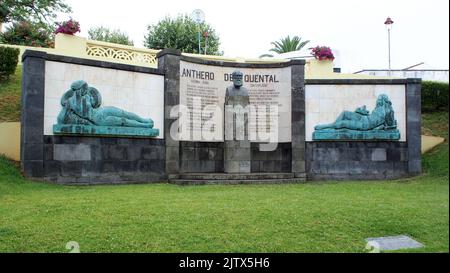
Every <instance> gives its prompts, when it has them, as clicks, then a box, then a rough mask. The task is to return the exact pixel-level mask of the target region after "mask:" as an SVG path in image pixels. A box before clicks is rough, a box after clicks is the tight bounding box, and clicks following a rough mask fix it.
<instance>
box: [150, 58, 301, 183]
mask: <svg viewBox="0 0 450 273" xmlns="http://www.w3.org/2000/svg"><path fill="white" fill-rule="evenodd" d="M158 59H159V68H160V69H161V70H162V71H164V72H165V74H166V85H165V88H166V90H165V94H166V97H165V105H166V120H165V135H166V143H167V144H166V145H167V146H166V154H167V158H166V171H167V173H168V175H169V177H171V176H172V177H174V178H176V177H177V176H178V175H179V174H180V173H211V172H219V173H222V172H224V161H223V159H224V142H223V141H224V132H223V129H222V128H220V127H222V126H223V125H222V122H223V120H222V121H219V122H218V123H217V127H215V128H216V129H217V128H218V129H219V130H218V131H217V132H218V133H217V134H216V135H215V136H216V138H213V139H205V138H202V136H203V135H202V133H201V127H199V126H201V125H202V124H204V122H205V119H204V117H202V115H201V113H198V112H195V111H193V110H192V109H193V108H194V106H195V105H194V104H195V103H198V104H199V105H200V108H201V109H204V107H205V106H206V105H217V106H220V107H221V108H222V105H223V104H224V99H225V90H226V88H227V86H230V85H231V84H232V80H231V78H230V76H231V74H232V72H233V71H235V70H239V71H241V72H242V73H243V74H244V87H246V88H247V89H248V90H249V94H250V104H252V105H257V104H260V105H277V106H279V107H278V109H279V113H278V116H277V117H278V118H277V121H279V122H278V125H279V126H278V128H277V130H278V134H277V136H278V137H277V139H276V140H275V144H276V145H274V146H273V147H272V148H270V149H264V148H263V149H261V146H260V144H262V143H265V142H264V141H260V140H258V139H255V138H253V139H251V140H252V143H251V147H250V148H251V172H258V173H260V172H261V173H281V172H283V173H291V172H294V173H299V176H300V177H301V176H303V175H304V172H305V161H304V154H305V146H304V139H305V138H304V128H303V127H304V116H305V114H304V82H303V80H304V61H303V60H300V61H299V60H296V61H290V62H285V63H273V64H247V63H225V62H218V61H210V60H203V59H197V58H191V57H186V56H183V55H181V54H180V53H179V52H177V51H173V50H164V51H162V52H160V53H159V54H158ZM196 98H202V100H201V102H200V103H199V102H198V101H197V102H196V100H195V99H196ZM179 104H181V105H184V106H186V108H188V109H189V110H190V111H191V112H192V113H191V116H190V119H188V121H187V123H188V128H187V130H186V131H184V133H182V132H181V133H180V135H179V136H178V138H173V137H172V135H171V134H170V131H171V129H173V128H172V126H173V125H176V123H177V122H179V121H180V120H181V118H180V116H181V115H182V114H180V113H179V112H180V111H178V110H179V109H176V108H173V107H177V106H178V105H179ZM268 109H269V108H268ZM269 110H270V109H269ZM220 111H221V112H220V115H223V109H220ZM171 112H172V113H171ZM171 114H172V116H171ZM208 117H209V116H208ZM258 119H265V117H264V116H260V115H256V119H254V120H253V121H250V122H253V124H251V125H250V126H254V124H255V122H257V120H258ZM267 121H270V119H267ZM273 121H274V120H272V121H271V122H273ZM196 124H197V125H196ZM269 126H270V123H269ZM294 127H295V129H292V128H294ZM199 128H200V130H199ZM251 128H253V129H254V132H255V131H256V129H255V127H251ZM184 129H186V128H184ZM264 129H266V132H269V128H264ZM199 132H200V133H199ZM293 138H294V139H295V141H291V140H292V139H293Z"/></svg>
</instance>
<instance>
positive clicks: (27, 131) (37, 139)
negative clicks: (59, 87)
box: [20, 51, 47, 179]
mask: <svg viewBox="0 0 450 273" xmlns="http://www.w3.org/2000/svg"><path fill="white" fill-rule="evenodd" d="M46 55H47V54H46V53H45V52H36V51H25V53H24V54H23V56H22V61H23V76H22V113H21V115H22V117H21V144H20V158H21V168H22V171H23V173H24V175H25V176H26V177H33V178H35V179H36V178H37V179H39V178H43V177H44V137H43V135H44V94H45V58H46Z"/></svg>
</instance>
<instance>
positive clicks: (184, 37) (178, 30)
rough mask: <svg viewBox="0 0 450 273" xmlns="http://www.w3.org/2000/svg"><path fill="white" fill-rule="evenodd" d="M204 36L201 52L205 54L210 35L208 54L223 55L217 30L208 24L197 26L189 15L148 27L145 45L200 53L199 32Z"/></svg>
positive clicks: (166, 19)
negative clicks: (206, 34)
mask: <svg viewBox="0 0 450 273" xmlns="http://www.w3.org/2000/svg"><path fill="white" fill-rule="evenodd" d="M199 29H200V33H201V34H202V38H201V52H200V53H202V54H204V50H205V45H206V39H205V37H204V34H205V33H208V44H207V45H208V47H207V52H206V54H208V55H222V54H223V52H220V51H219V45H220V39H219V37H218V36H217V34H216V32H215V30H214V29H213V28H212V27H211V26H210V25H209V24H207V23H202V24H200V25H199V24H197V23H196V22H195V21H194V20H192V19H191V18H190V17H189V16H187V15H184V16H183V15H181V16H178V17H177V18H175V19H173V18H170V17H166V18H164V19H163V20H161V21H159V22H158V23H157V24H155V25H150V26H148V34H147V35H145V38H144V39H145V40H144V45H145V46H146V47H148V48H151V49H165V48H171V49H179V50H181V51H182V52H185V53H199V52H198V31H199Z"/></svg>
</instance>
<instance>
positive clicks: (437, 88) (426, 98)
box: [422, 81, 449, 111]
mask: <svg viewBox="0 0 450 273" xmlns="http://www.w3.org/2000/svg"><path fill="white" fill-rule="evenodd" d="M448 92H449V89H448V83H445V82H435V81H423V82H422V110H424V111H439V110H447V111H448V99H449V97H448Z"/></svg>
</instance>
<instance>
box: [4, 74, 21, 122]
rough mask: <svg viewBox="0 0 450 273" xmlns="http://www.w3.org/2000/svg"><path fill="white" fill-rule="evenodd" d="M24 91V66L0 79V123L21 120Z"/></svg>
mask: <svg viewBox="0 0 450 273" xmlns="http://www.w3.org/2000/svg"><path fill="white" fill-rule="evenodd" d="M21 93H22V66H20V65H18V66H17V68H16V73H14V74H12V75H11V76H10V77H9V78H8V79H4V80H2V81H0V123H1V122H10V121H11V122H16V121H20V105H21V103H20V97H21Z"/></svg>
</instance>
